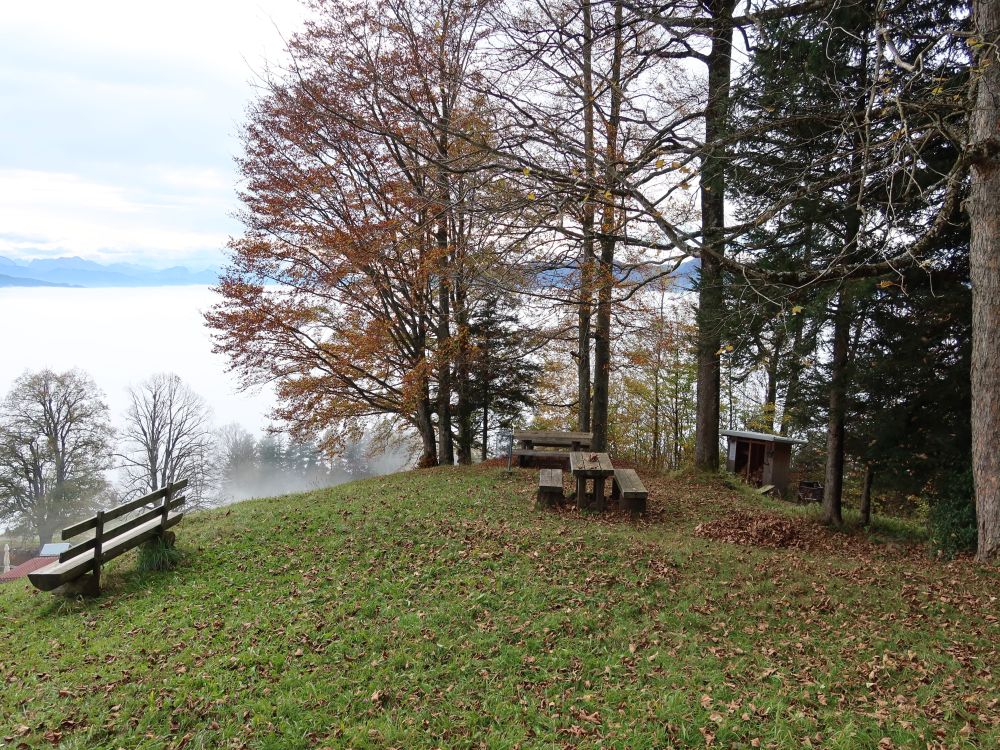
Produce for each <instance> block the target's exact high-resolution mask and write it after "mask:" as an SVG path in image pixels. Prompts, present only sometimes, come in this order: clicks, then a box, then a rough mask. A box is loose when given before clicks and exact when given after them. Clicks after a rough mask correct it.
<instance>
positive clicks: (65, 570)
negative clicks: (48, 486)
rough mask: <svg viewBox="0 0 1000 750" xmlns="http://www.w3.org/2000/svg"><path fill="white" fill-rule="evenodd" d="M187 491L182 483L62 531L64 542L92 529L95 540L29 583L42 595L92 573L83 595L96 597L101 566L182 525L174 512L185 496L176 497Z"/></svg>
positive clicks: (32, 576) (64, 555)
mask: <svg viewBox="0 0 1000 750" xmlns="http://www.w3.org/2000/svg"><path fill="white" fill-rule="evenodd" d="M185 487H187V480H186V479H182V480H180V481H179V482H174V483H173V484H169V485H167V486H166V487H162V488H160V489H158V490H156V491H155V492H151V493H149V494H148V495H143V496H142V497H140V498H137V499H135V500H131V501H129V502H127V503H122V504H121V505H119V506H117V507H114V508H112V509H111V510H107V511H103V510H101V511H98V512H97V514H96V515H94V516H93V517H91V518H88V519H86V520H84V521H80V522H79V523H75V524H73V525H72V526H68V527H66V528H65V529H63V530H62V538H63V539H64V540H65V539H70V538H72V537H74V536H77V535H79V534H82V533H84V532H85V531H90V530H91V529H93V530H94V536H92V537H91V538H90V539H85V540H84V541H82V542H80V543H78V544H76V545H74V546H73V547H70V548H69V549H68V550H66V551H65V552H63V553H62V554H60V555H59V560H58V561H57V562H54V563H52V564H51V565H46V566H45V567H44V568H39V569H38V570H36V571H34V572H33V573H29V574H28V580H30V581H31V583H32V584H33V585H34V586H35V588H38V589H41V590H42V591H52V590H53V589H55V588H58V587H59V586H62V585H63V584H66V583H71V582H73V581H76V580H77V579H79V578H81V577H83V576H84V574H86V573H91V574H92V576H91V577H90V578H87V579H84V581H83V582H82V583H83V585H82V586H81V591H80V593H86V594H90V595H95V596H96V595H97V594H98V593H100V590H101V566H102V565H103V564H104V563H106V562H108V561H109V560H113V559H114V558H116V557H118V556H119V555H121V554H123V553H124V552H127V551H128V550H130V549H133V548H134V547H137V546H139V545H140V544H142V543H143V542H145V541H146V540H148V539H151V538H153V537H155V536H164V535H165V534H166V532H167V529H169V528H170V527H172V526H175V525H177V524H178V523H180V520H181V519H182V518H183V517H184V514H183V513H173V512H171V511H173V510H175V509H176V508H179V507H180V506H181V505H183V504H184V502H185V498H184V496H183V495H182V496H180V497H178V496H177V493H178V492H180V491H181V490H183V489H184V488H185ZM153 503H157V504H156V505H155V506H154V507H152V508H149V509H147V510H145V511H144V512H142V513H139V514H138V515H136V516H135V517H133V518H130V519H128V520H126V521H122V522H121V523H118V524H117V525H115V526H112V527H111V528H106V527H105V524H106V523H107V522H108V521H113V520H115V519H117V518H121V517H122V516H124V515H127V514H129V513H131V512H133V511H135V510H138V509H139V508H142V507H143V506H146V505H152V504H153ZM171 536H172V534H171Z"/></svg>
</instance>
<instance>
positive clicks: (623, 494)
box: [611, 469, 649, 514]
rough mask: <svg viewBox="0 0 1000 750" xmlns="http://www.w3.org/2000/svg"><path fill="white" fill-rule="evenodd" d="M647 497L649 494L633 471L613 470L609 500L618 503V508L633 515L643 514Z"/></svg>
mask: <svg viewBox="0 0 1000 750" xmlns="http://www.w3.org/2000/svg"><path fill="white" fill-rule="evenodd" d="M648 497H649V492H648V491H647V490H646V487H645V486H644V485H643V483H642V480H640V479H639V475H638V474H636V473H635V470H634V469H615V478H614V482H613V483H612V487H611V499H612V500H614V501H615V502H616V503H618V506H619V507H621V508H624V509H625V510H628V511H630V512H632V513H633V514H638V513H645V512H646V499H647V498H648Z"/></svg>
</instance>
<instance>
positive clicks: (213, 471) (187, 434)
mask: <svg viewBox="0 0 1000 750" xmlns="http://www.w3.org/2000/svg"><path fill="white" fill-rule="evenodd" d="M129 396H130V399H131V404H130V405H129V408H128V411H127V412H126V413H125V419H124V424H123V427H122V437H123V438H124V451H123V453H122V454H121V455H120V456H119V458H120V459H121V462H122V469H123V471H124V474H125V488H126V492H127V494H130V495H139V494H143V493H146V492H153V491H154V490H157V489H159V488H160V487H164V486H166V485H167V484H170V483H171V482H176V481H178V480H180V479H187V480H188V487H187V490H186V492H185V494H186V496H187V499H188V507H199V506H201V507H204V506H206V505H208V504H209V502H210V500H211V498H212V492H213V490H214V488H215V486H216V484H217V481H216V480H217V477H216V475H217V468H216V467H217V463H218V461H217V453H218V451H217V447H216V440H215V435H214V434H213V432H212V412H211V408H210V407H209V405H208V404H207V403H206V402H205V400H204V399H203V398H202V397H201V396H199V395H198V394H197V393H195V392H194V391H193V390H191V388H189V387H188V386H187V385H186V384H185V383H184V381H182V380H181V379H180V378H179V377H178V376H177V375H174V374H168V373H164V374H159V375H154V376H152V377H151V378H149V379H148V380H146V381H145V382H144V383H142V384H141V385H139V386H138V387H136V388H131V389H129Z"/></svg>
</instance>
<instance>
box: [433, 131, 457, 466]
mask: <svg viewBox="0 0 1000 750" xmlns="http://www.w3.org/2000/svg"><path fill="white" fill-rule="evenodd" d="M439 148H440V150H441V154H442V158H444V157H445V155H446V154H447V151H448V137H447V135H446V133H445V132H442V134H441V143H440V146H439ZM439 179H440V180H441V186H440V189H441V207H440V212H441V213H440V215H439V216H438V224H437V237H436V240H437V251H438V253H439V257H438V269H439V274H440V278H439V279H438V323H437V348H438V351H437V355H438V397H437V414H438V433H439V435H438V463H439V464H440V465H442V466H451V465H452V464H454V463H455V448H454V444H453V440H452V435H451V390H452V387H451V364H452V363H451V360H452V355H451V283H450V280H449V273H450V269H449V264H448V201H449V196H448V176H447V173H446V172H445V170H444V168H443V167H442V168H440V174H439Z"/></svg>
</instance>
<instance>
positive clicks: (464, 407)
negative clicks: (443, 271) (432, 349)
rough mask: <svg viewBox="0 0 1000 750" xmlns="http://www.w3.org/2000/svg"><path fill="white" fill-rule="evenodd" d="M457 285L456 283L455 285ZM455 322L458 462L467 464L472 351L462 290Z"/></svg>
mask: <svg viewBox="0 0 1000 750" xmlns="http://www.w3.org/2000/svg"><path fill="white" fill-rule="evenodd" d="M456 286H457V285H456ZM455 323H456V325H457V327H458V336H457V341H458V343H457V346H456V347H455V349H456V352H455V354H456V359H455V374H456V376H457V379H458V383H457V384H456V391H457V396H458V401H457V416H458V463H459V464H461V465H462V466H468V465H469V464H471V463H472V440H473V429H472V417H473V414H472V399H471V397H470V394H469V377H470V373H469V361H470V359H471V356H472V353H471V352H470V346H469V314H468V309H467V307H466V297H465V292H464V290H461V289H458V290H457V291H456V294H455Z"/></svg>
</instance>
